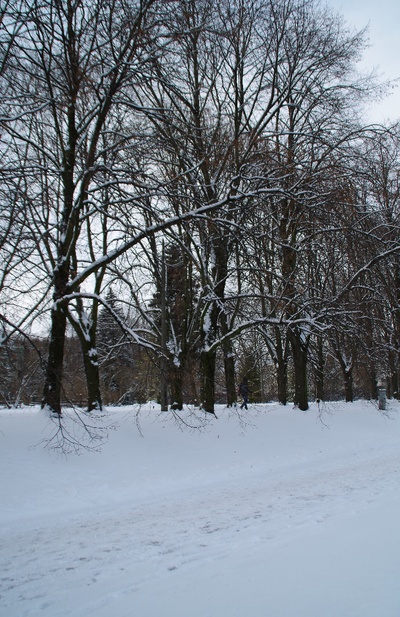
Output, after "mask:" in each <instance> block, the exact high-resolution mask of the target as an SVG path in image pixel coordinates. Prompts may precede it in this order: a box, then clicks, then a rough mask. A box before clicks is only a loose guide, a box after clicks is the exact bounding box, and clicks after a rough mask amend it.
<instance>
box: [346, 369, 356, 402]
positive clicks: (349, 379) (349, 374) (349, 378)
mask: <svg viewBox="0 0 400 617" xmlns="http://www.w3.org/2000/svg"><path fill="white" fill-rule="evenodd" d="M343 376H344V393H345V397H346V403H352V402H353V400H354V394H353V371H352V369H351V368H346V369H345V370H344V371H343Z"/></svg>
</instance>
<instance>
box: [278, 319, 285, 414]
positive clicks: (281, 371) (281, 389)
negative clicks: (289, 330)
mask: <svg viewBox="0 0 400 617" xmlns="http://www.w3.org/2000/svg"><path fill="white" fill-rule="evenodd" d="M275 339H276V345H275V351H276V379H277V386H278V401H279V402H280V403H281V405H286V403H287V346H286V345H285V348H284V349H283V347H282V335H281V331H280V330H279V328H276V329H275Z"/></svg>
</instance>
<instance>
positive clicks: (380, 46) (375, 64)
mask: <svg viewBox="0 0 400 617" xmlns="http://www.w3.org/2000/svg"><path fill="white" fill-rule="evenodd" d="M326 4H328V5H329V6H331V7H332V8H333V9H336V10H338V11H339V12H340V13H341V14H342V15H343V16H344V18H345V20H346V22H347V24H348V25H350V26H354V27H355V28H356V29H361V28H363V27H364V26H367V25H368V26H369V42H370V47H369V49H367V50H366V52H365V55H364V60H363V62H362V63H361V67H362V68H363V69H364V68H367V69H368V68H370V69H372V68H375V69H377V72H378V74H379V75H381V76H382V78H383V79H384V80H393V79H400V1H399V0H326ZM399 118H400V80H399V82H398V86H397V87H396V88H395V89H394V90H393V92H392V93H391V94H390V96H388V97H387V98H386V99H385V100H383V101H381V102H380V103H377V104H376V105H373V106H371V108H370V109H369V111H368V116H367V120H368V121H373V122H383V121H384V120H386V119H389V120H396V119H399Z"/></svg>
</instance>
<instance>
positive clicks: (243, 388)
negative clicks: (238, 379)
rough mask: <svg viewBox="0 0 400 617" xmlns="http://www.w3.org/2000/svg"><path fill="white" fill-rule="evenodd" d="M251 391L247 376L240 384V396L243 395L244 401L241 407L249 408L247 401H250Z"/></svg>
mask: <svg viewBox="0 0 400 617" xmlns="http://www.w3.org/2000/svg"><path fill="white" fill-rule="evenodd" d="M249 392H251V390H250V388H249V382H248V379H247V377H243V380H242V383H241V384H240V386H239V396H241V397H242V399H243V403H242V404H241V405H240V409H243V407H244V408H245V409H247V403H248V402H249Z"/></svg>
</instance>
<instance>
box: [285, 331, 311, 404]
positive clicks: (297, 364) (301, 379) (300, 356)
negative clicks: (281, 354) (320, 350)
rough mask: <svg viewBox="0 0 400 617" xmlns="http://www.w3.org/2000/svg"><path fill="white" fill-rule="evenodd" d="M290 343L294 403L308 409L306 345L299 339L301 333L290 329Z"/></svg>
mask: <svg viewBox="0 0 400 617" xmlns="http://www.w3.org/2000/svg"><path fill="white" fill-rule="evenodd" d="M289 332H290V343H291V348H292V353H293V366H294V403H295V405H297V407H298V408H299V409H301V410H302V411H307V409H308V384H307V355H308V354H307V347H308V346H307V345H304V343H302V341H301V333H300V332H298V331H297V330H296V331H294V330H290V331H289Z"/></svg>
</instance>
